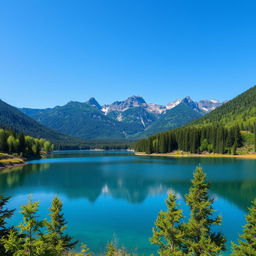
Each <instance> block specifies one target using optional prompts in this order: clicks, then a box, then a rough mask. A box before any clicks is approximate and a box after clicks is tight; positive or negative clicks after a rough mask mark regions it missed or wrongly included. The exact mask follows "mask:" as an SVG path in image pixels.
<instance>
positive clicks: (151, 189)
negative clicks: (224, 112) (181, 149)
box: [0, 151, 256, 255]
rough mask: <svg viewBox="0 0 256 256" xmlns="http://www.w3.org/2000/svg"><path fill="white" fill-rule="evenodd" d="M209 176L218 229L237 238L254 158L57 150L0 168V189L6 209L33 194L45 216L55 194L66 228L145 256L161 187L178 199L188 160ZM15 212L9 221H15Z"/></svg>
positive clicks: (100, 246) (251, 194)
mask: <svg viewBox="0 0 256 256" xmlns="http://www.w3.org/2000/svg"><path fill="white" fill-rule="evenodd" d="M199 165H200V166H201V167H203V169H204V171H205V172H206V173H207V176H208V180H209V181H210V182H211V190H210V194H211V196H212V197H214V198H215V203H214V207H215V209H217V210H218V211H217V213H218V214H221V215H222V216H223V223H222V226H221V228H220V229H221V231H222V232H223V233H224V234H225V235H226V237H227V239H228V243H227V245H229V244H230V241H231V240H236V239H237V238H238V233H239V232H241V230H242V228H241V227H242V225H244V223H245V220H244V215H245V214H246V212H247V207H248V206H249V205H250V202H251V201H252V200H253V199H254V198H256V160H242V159H241V160H240V159H233V158H216V159H214V158H164V157H161V158H160V157H142V156H134V155H133V154H132V153H131V152H126V151H116V152H115V151H60V152H55V153H53V154H51V155H49V157H48V158H47V159H41V160H34V161H30V162H29V164H28V165H26V166H21V167H15V168H13V169H11V170H9V171H6V170H3V171H1V172H0V193H1V194H2V193H4V194H5V195H10V196H12V199H11V200H10V203H9V207H10V208H16V209H19V208H20V206H21V205H22V204H25V203H26V202H27V199H28V196H29V195H30V194H32V195H33V199H34V200H39V201H40V202H41V204H40V216H42V217H45V216H46V214H47V213H48V209H49V207H50V202H51V200H52V198H53V197H54V196H55V195H58V196H59V197H60V198H61V199H62V201H63V203H64V213H65V217H66V220H67V221H68V232H69V233H70V234H71V235H72V236H74V237H75V239H78V240H79V241H81V242H85V243H86V244H87V245H88V247H89V248H91V250H92V251H93V252H95V253H100V252H102V251H103V250H104V248H105V245H106V243H107V242H110V241H113V240H114V241H115V242H116V243H118V245H119V246H124V247H126V248H127V249H128V250H129V251H130V252H133V253H137V254H139V255H150V253H155V252H156V249H157V248H156V247H154V246H152V245H151V244H150V242H149V241H148V239H149V237H150V236H151V234H152V233H151V231H152V227H153V225H154V221H155V219H156V217H157V214H158V212H159V211H160V210H161V209H162V210H165V209H166V208H165V200H166V198H167V194H168V191H175V193H176V196H177V198H178V201H179V206H180V207H181V208H182V209H183V210H184V215H188V213H189V211H188V208H187V206H186V205H185V203H184V195H185V194H186V193H188V189H189V186H190V180H191V178H192V174H193V171H194V169H195V168H196V166H199ZM20 217H21V216H20V215H15V217H13V218H12V220H11V222H10V223H11V224H17V223H18V222H19V221H20Z"/></svg>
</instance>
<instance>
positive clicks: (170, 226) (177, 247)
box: [150, 192, 185, 256]
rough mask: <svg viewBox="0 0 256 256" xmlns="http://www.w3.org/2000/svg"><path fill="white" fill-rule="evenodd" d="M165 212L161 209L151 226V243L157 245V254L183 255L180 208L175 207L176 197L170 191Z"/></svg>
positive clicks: (182, 229) (167, 255)
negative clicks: (153, 226) (153, 224)
mask: <svg viewBox="0 0 256 256" xmlns="http://www.w3.org/2000/svg"><path fill="white" fill-rule="evenodd" d="M166 205H167V212H163V211H161V212H160V213H159V215H158V217H157V220H156V222H155V226H156V227H155V228H153V236H152V238H151V239H150V241H151V243H152V244H156V245H159V247H160V250H159V252H158V253H159V255H162V256H169V255H173V256H183V255H185V253H184V238H185V233H184V228H183V227H182V225H181V224H180V221H181V219H182V218H183V216H182V210H180V209H177V207H176V197H175V195H174V194H173V193H172V192H171V193H169V196H168V199H167V200H166Z"/></svg>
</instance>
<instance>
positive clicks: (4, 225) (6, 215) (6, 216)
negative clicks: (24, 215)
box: [0, 195, 14, 256]
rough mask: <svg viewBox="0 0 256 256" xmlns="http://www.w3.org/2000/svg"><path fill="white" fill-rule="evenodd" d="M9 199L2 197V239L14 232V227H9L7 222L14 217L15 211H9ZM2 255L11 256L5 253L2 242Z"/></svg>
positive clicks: (0, 220) (0, 231)
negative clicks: (7, 205)
mask: <svg viewBox="0 0 256 256" xmlns="http://www.w3.org/2000/svg"><path fill="white" fill-rule="evenodd" d="M9 199H10V198H9V197H4V196H2V195H0V238H1V239H4V238H5V237H6V236H7V235H8V234H9V232H10V231H11V230H12V231H13V232H14V230H13V227H7V220H8V219H10V218H11V216H12V215H13V212H14V210H9V209H8V208H7V207H6V204H7V203H8V201H9ZM0 255H6V256H9V255H11V254H9V253H6V252H5V248H4V245H3V243H2V242H1V241H0Z"/></svg>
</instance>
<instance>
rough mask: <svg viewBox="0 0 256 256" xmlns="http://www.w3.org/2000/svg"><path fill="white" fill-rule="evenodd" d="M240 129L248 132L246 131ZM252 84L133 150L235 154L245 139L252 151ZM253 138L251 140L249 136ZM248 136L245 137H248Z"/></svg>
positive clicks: (255, 91) (255, 103) (255, 100)
mask: <svg viewBox="0 0 256 256" xmlns="http://www.w3.org/2000/svg"><path fill="white" fill-rule="evenodd" d="M242 131H248V132H247V133H245V132H242ZM255 134H256V87H255V86H254V87H252V88H250V89H249V90H247V91H246V92H244V93H243V94H241V95H239V96H238V97H236V98H234V99H233V100H231V101H229V102H227V103H226V104H224V105H222V106H221V107H219V108H218V109H216V110H214V111H213V112H211V113H209V114H207V115H205V116H203V117H201V118H200V119H198V120H197V121H194V122H192V123H190V124H189V125H187V126H185V127H182V128H178V129H175V130H170V131H168V132H164V133H159V134H156V135H154V136H151V137H149V138H148V139H144V140H141V141H139V142H137V143H136V144H135V145H134V148H135V150H136V151H140V152H147V153H167V152H173V151H176V150H181V151H185V152H191V153H202V152H208V153H221V154H223V153H228V154H236V153H237V149H238V148H240V147H243V146H245V147H244V148H245V150H248V148H249V147H247V148H246V146H247V145H245V144H246V143H248V141H250V143H251V144H253V145H251V147H250V149H251V151H252V152H253V151H255V150H256V136H255ZM252 136H253V137H254V140H253V141H252V139H251V137H252ZM248 138H249V139H248Z"/></svg>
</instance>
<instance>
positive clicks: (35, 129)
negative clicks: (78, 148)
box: [0, 100, 79, 147]
mask: <svg viewBox="0 0 256 256" xmlns="http://www.w3.org/2000/svg"><path fill="white" fill-rule="evenodd" d="M0 128H3V129H6V130H13V131H15V132H16V133H19V134H25V135H28V136H32V137H35V138H45V139H47V140H50V141H52V142H53V143H55V144H57V143H71V142H73V143H77V142H78V141H79V140H78V139H74V138H70V137H68V136H65V135H62V134H59V133H57V132H54V131H52V130H50V129H49V128H46V127H45V126H43V125H41V124H39V123H37V122H36V121H35V120H33V119H32V118H30V117H28V116H27V115H25V114H23V113H22V112H21V111H19V110H18V109H17V108H15V107H13V106H11V105H8V104H7V103H5V102H4V101H2V100H0ZM1 137H2V136H1V133H0V140H1ZM0 146H1V145H0ZM4 147H6V145H5V146H4Z"/></svg>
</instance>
